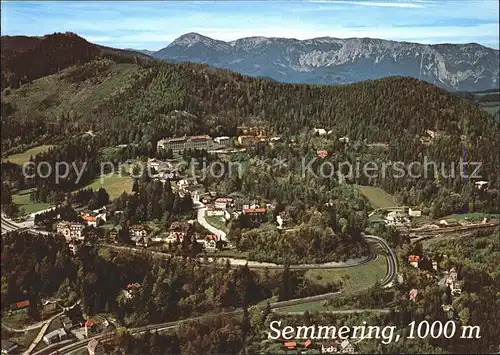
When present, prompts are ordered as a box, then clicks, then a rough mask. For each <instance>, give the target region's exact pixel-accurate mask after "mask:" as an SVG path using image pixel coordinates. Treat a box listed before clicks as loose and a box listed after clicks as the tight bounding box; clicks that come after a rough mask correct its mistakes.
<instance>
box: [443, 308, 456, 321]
mask: <svg viewBox="0 0 500 355" xmlns="http://www.w3.org/2000/svg"><path fill="white" fill-rule="evenodd" d="M441 307H442V308H443V312H444V313H445V314H446V316H447V317H448V319H453V317H454V316H455V309H453V306H452V305H451V304H442V305H441Z"/></svg>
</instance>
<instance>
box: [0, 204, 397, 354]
mask: <svg viewBox="0 0 500 355" xmlns="http://www.w3.org/2000/svg"><path fill="white" fill-rule="evenodd" d="M194 208H195V209H196V210H197V219H198V222H199V223H200V224H201V225H202V226H203V227H204V228H206V229H207V230H209V231H210V232H211V233H213V234H215V235H217V236H219V238H220V239H221V240H225V241H227V240H228V239H227V236H226V233H224V232H223V231H221V230H219V229H217V228H215V227H214V226H212V225H210V224H209V223H208V222H207V221H206V219H205V212H206V208H205V206H204V205H203V204H202V203H196V204H195V206H194ZM3 223H4V216H3V215H2V224H3ZM8 225H9V226H10V228H13V229H14V230H15V229H16V227H17V229H20V227H19V226H16V225H12V224H8ZM364 238H365V239H366V240H367V241H369V242H372V243H375V244H377V245H378V246H379V247H380V248H381V249H382V250H383V251H384V252H385V253H386V254H387V263H388V264H387V272H386V275H385V276H384V278H383V279H382V280H380V284H381V286H382V287H391V286H392V282H393V280H394V279H395V278H396V276H397V272H398V270H397V258H396V255H395V254H394V251H393V250H392V249H391V248H390V246H389V245H388V244H387V242H386V241H385V240H384V239H382V238H380V237H377V236H374V235H364ZM106 246H107V247H110V248H114V249H119V250H127V251H129V252H140V253H144V252H146V253H150V254H151V255H155V256H163V257H165V256H168V255H169V254H167V253H162V252H157V251H150V250H147V251H145V250H144V249H138V248H131V247H125V246H118V245H106ZM375 257H376V256H375V255H374V254H370V255H369V256H368V257H367V258H362V259H354V260H347V261H345V262H329V263H324V264H302V265H290V269H296V270H309V269H335V268H348V267H357V266H360V265H364V264H366V263H368V262H370V261H371V260H373V259H374V258H375ZM213 260H217V261H220V262H222V263H225V262H226V260H229V262H230V264H231V266H237V265H245V264H247V265H248V267H249V268H250V269H262V268H283V265H278V264H274V263H263V262H257V261H251V260H246V259H236V258H209V260H208V261H209V262H210V261H213ZM371 286H373V285H366V289H368V288H370V287H371ZM341 293H342V292H340V291H339V292H331V293H326V294H322V295H317V296H310V297H304V298H299V299H294V300H288V301H282V302H273V303H271V304H270V306H271V308H272V309H273V310H276V309H279V308H283V307H288V306H291V305H296V304H302V303H308V302H312V301H319V300H326V299H330V298H332V297H335V296H336V295H339V294H341ZM255 307H260V306H257V305H254V306H252V307H250V308H255ZM360 311H362V310H352V311H349V312H360ZM241 312H242V309H239V310H236V311H232V312H225V313H224V314H237V313H241ZM205 316H206V315H205ZM205 316H199V317H193V318H188V319H184V320H179V321H175V322H167V323H160V324H154V325H148V326H144V327H137V328H130V329H129V332H130V333H131V334H139V333H142V332H146V331H150V330H166V329H173V328H175V327H177V326H178V325H179V324H181V323H183V322H188V321H193V320H197V319H201V318H203V317H205ZM41 333H42V332H41ZM115 333H116V332H110V333H107V334H100V335H96V336H94V337H90V338H87V339H84V340H80V341H77V342H74V343H71V344H69V345H64V346H62V347H60V346H61V345H62V344H53V345H51V346H48V347H47V348H45V349H43V350H40V351H38V352H36V353H34V354H36V355H41V354H49V353H51V352H50V351H52V350H53V351H54V352H52V353H51V354H68V353H72V352H74V351H76V350H79V349H82V348H84V347H85V346H87V344H88V342H89V341H90V340H92V339H96V340H100V341H106V340H110V339H111V338H112V337H113V336H114V335H115ZM42 334H43V333H42ZM35 345H36V344H35ZM58 347H60V348H59V349H57V348H58ZM31 349H32V347H30V349H29V350H28V352H26V354H29V351H30V350H31Z"/></svg>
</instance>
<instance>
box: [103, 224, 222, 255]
mask: <svg viewBox="0 0 500 355" xmlns="http://www.w3.org/2000/svg"><path fill="white" fill-rule="evenodd" d="M194 222H195V221H194V220H189V221H185V222H173V223H172V224H171V225H170V227H169V229H168V231H166V232H164V233H160V234H153V233H152V230H151V228H150V227H149V226H147V225H133V226H131V227H130V228H129V236H130V239H131V241H132V242H133V243H134V244H135V246H137V247H144V248H147V247H148V246H151V245H153V244H156V243H166V244H172V243H182V242H183V241H184V238H185V237H186V236H188V235H189V234H190V231H191V230H192V226H193V224H194ZM120 232H121V227H120V226H119V225H118V226H116V227H115V228H113V229H112V230H111V231H110V233H109V240H110V241H111V242H115V243H116V242H117V237H118V234H119V233H120ZM196 241H197V242H198V243H200V244H202V245H203V248H204V249H205V250H206V251H215V250H216V249H217V242H219V238H218V237H217V236H216V235H212V234H208V235H206V236H204V237H203V238H197V239H196Z"/></svg>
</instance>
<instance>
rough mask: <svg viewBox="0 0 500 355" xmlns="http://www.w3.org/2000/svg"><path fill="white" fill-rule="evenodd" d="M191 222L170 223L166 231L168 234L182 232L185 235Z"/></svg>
mask: <svg viewBox="0 0 500 355" xmlns="http://www.w3.org/2000/svg"><path fill="white" fill-rule="evenodd" d="M193 223H194V222H193V221H187V222H179V221H176V222H172V224H171V225H170V227H169V228H168V230H169V231H170V232H182V233H187V232H188V231H189V229H190V228H191V226H192V225H193Z"/></svg>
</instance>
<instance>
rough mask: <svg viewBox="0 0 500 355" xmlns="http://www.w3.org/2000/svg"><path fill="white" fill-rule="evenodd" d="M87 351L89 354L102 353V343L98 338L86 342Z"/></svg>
mask: <svg viewBox="0 0 500 355" xmlns="http://www.w3.org/2000/svg"><path fill="white" fill-rule="evenodd" d="M87 351H88V353H89V355H103V354H104V345H102V343H101V342H100V341H99V340H96V339H92V340H91V341H89V343H88V344H87Z"/></svg>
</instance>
